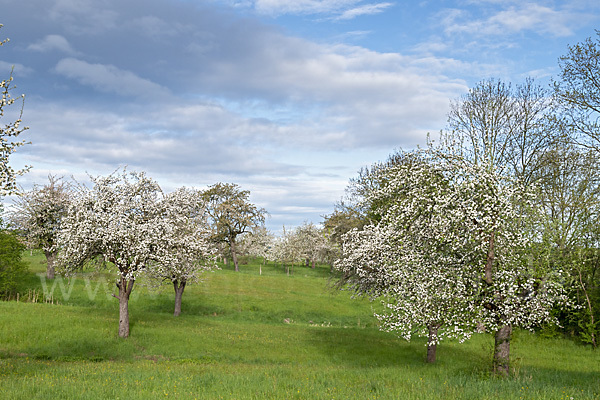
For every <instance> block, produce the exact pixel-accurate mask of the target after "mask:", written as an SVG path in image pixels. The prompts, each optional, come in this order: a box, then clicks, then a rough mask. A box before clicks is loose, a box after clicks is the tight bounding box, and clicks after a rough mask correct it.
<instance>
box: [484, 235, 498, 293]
mask: <svg viewBox="0 0 600 400" xmlns="http://www.w3.org/2000/svg"><path fill="white" fill-rule="evenodd" d="M495 238H496V232H492V234H491V235H490V244H489V247H488V254H487V262H486V263H485V274H484V279H485V282H486V283H487V284H488V285H491V284H492V283H494V282H493V280H492V271H493V267H494V258H495V255H494V245H495V243H494V242H495Z"/></svg>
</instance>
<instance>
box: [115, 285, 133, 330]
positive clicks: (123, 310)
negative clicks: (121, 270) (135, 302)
mask: <svg viewBox="0 0 600 400" xmlns="http://www.w3.org/2000/svg"><path fill="white" fill-rule="evenodd" d="M134 282H135V280H134V279H130V280H127V279H125V277H123V276H122V277H121V278H120V279H119V282H117V287H118V288H119V296H118V297H117V296H115V297H117V298H118V299H119V337H122V338H126V337H129V296H130V295H131V290H132V289H133V284H134Z"/></svg>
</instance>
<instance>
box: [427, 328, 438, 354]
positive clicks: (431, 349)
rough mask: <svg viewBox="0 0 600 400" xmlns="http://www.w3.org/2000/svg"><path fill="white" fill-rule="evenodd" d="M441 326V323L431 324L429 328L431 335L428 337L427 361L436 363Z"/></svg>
mask: <svg viewBox="0 0 600 400" xmlns="http://www.w3.org/2000/svg"><path fill="white" fill-rule="evenodd" d="M439 328H440V324H429V325H427V329H428V330H429V336H428V337H427V362H428V363H434V362H435V356H436V351H437V333H438V329H439Z"/></svg>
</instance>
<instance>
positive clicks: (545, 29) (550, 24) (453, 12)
mask: <svg viewBox="0 0 600 400" xmlns="http://www.w3.org/2000/svg"><path fill="white" fill-rule="evenodd" d="M484 3H496V2H495V1H494V2H488V1H486V2H484ZM500 4H501V5H502V6H504V7H505V8H504V9H502V10H500V11H494V12H493V13H492V14H491V15H490V16H489V17H487V18H479V19H473V18H472V16H471V15H470V14H469V13H467V12H466V11H463V10H459V9H449V10H445V11H444V12H443V18H442V25H443V26H444V27H445V32H446V34H448V35H453V34H456V33H465V34H469V35H505V34H514V33H519V32H523V31H533V32H535V33H537V34H539V35H551V36H557V37H560V36H569V35H571V34H572V33H573V29H574V28H575V27H577V25H578V24H579V23H580V22H581V20H582V19H589V18H590V16H589V15H584V14H582V13H581V12H576V11H573V10H571V9H567V8H563V9H560V10H559V9H554V8H551V7H547V6H543V5H540V4H536V3H518V4H517V5H510V4H506V3H500Z"/></svg>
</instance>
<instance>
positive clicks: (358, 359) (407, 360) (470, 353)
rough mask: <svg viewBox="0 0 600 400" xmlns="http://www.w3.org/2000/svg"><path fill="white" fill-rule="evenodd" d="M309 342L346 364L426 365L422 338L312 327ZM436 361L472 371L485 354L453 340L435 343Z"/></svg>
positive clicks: (425, 352)
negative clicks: (311, 336)
mask: <svg viewBox="0 0 600 400" xmlns="http://www.w3.org/2000/svg"><path fill="white" fill-rule="evenodd" d="M310 332H311V334H312V335H313V338H312V339H311V340H310V343H311V344H312V346H313V347H314V349H315V351H318V352H320V353H321V354H324V355H325V356H327V357H329V358H330V359H331V360H332V361H333V362H335V363H337V364H343V365H347V366H349V367H394V366H402V367H418V368H423V367H425V366H427V365H428V364H426V362H425V359H426V355H427V347H426V339H425V338H418V337H417V338H413V339H412V341H411V342H407V341H405V340H403V339H401V338H398V337H397V336H395V335H393V334H391V333H387V332H381V331H377V330H374V329H360V328H334V327H323V328H322V327H315V328H314V329H312V330H311V331H310ZM437 356H438V359H437V362H436V363H435V364H433V365H431V366H439V367H441V368H445V367H448V366H450V367H451V368H452V369H454V370H457V371H462V372H465V371H472V372H473V371H476V370H478V369H480V368H481V366H482V364H483V363H486V362H488V359H489V357H487V356H488V355H487V354H483V353H482V352H478V351H476V350H473V349H472V348H467V347H461V346H460V345H458V344H457V343H451V342H442V343H441V344H439V345H438V351H437Z"/></svg>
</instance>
